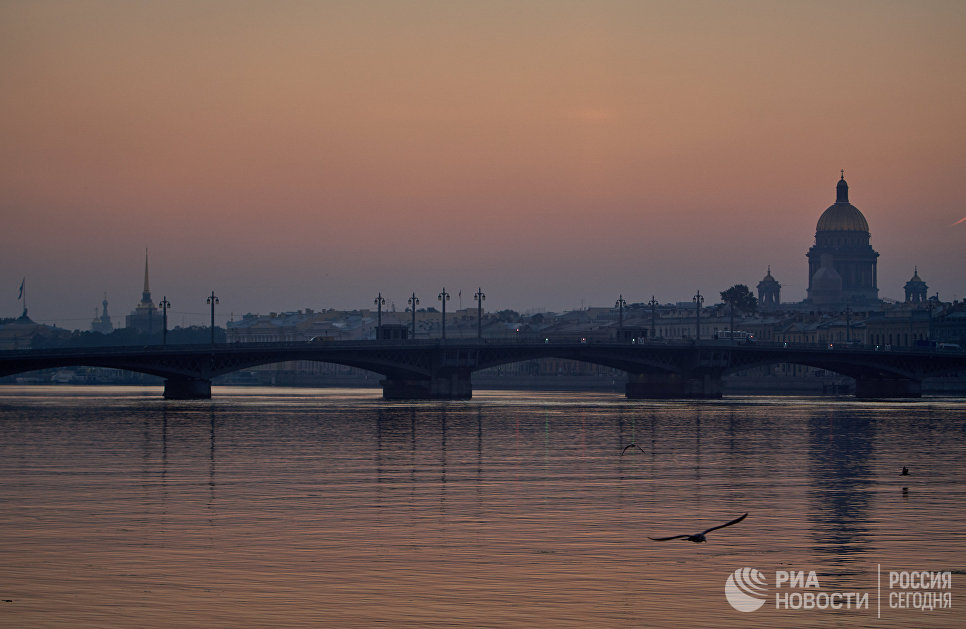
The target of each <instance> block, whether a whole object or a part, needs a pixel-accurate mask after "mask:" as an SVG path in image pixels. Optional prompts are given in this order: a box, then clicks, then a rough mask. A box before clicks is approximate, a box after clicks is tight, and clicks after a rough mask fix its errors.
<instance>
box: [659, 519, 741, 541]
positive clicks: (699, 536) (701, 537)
mask: <svg viewBox="0 0 966 629" xmlns="http://www.w3.org/2000/svg"><path fill="white" fill-rule="evenodd" d="M747 517H748V514H747V513H746V514H744V515H743V516H741V517H740V518H735V519H734V520H732V521H731V522H725V523H724V524H719V525H718V526H712V527H711V528H710V529H707V530H705V531H702V532H700V533H695V534H694V535H672V536H671V537H650V538H648V539H652V540H654V541H655V542H666V541H668V540H669V539H686V540H688V541H689V542H694V543H695V544H698V543H701V542H706V541H708V540H707V538H705V535H707V534H708V533H710V532H711V531H714V530H717V529H723V528H724V527H726V526H731V525H732V524H738V523H739V522H741V521H742V520H744V519H745V518H747Z"/></svg>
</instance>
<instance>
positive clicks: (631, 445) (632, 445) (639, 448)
mask: <svg viewBox="0 0 966 629" xmlns="http://www.w3.org/2000/svg"><path fill="white" fill-rule="evenodd" d="M631 448H637V449H638V450H640V451H641V452H644V448H642V447H641V446H639V445H637V444H636V443H632V444H630V445H626V446H624V449H623V450H621V456H624V453H625V452H627V451H628V450H630V449H631ZM644 454H647V453H646V452H644Z"/></svg>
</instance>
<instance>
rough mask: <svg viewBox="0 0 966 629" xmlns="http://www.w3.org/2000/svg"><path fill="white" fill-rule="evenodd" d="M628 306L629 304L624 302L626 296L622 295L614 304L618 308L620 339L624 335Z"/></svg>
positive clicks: (618, 332)
mask: <svg viewBox="0 0 966 629" xmlns="http://www.w3.org/2000/svg"><path fill="white" fill-rule="evenodd" d="M626 305H627V302H626V301H624V295H623V294H621V295H620V296H619V297H618V298H617V303H615V304H614V307H615V308H617V334H618V337H620V336H621V335H623V333H624V306H626ZM618 340H620V339H618Z"/></svg>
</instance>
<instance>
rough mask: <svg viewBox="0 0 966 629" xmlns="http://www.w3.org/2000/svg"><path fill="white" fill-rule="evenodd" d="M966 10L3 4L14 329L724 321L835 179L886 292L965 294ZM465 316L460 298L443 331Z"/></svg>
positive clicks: (798, 247)
mask: <svg viewBox="0 0 966 629" xmlns="http://www.w3.org/2000/svg"><path fill="white" fill-rule="evenodd" d="M963 33H966V3H959V2H928V1H927V2H915V3H913V2H888V1H875V2H849V3H838V2H814V1H808V2H791V1H787V2H707V3H705V2H645V1H642V2H610V1H601V2H593V3H588V2H567V1H564V0H547V1H522V2H521V1H517V0H514V1H508V2H497V1H488V2H448V1H439V2H423V1H414V2H396V1H390V2H375V1H365V2H322V1H320V2H234V1H233V2H227V1H225V2H220V1H217V0H213V1H208V2H201V3H198V2H139V3H131V2H121V1H117V2H86V1H83V0H81V1H72V2H14V3H3V4H0V138H2V142H0V192H2V194H0V217H2V223H3V229H2V232H0V245H2V249H0V251H2V253H0V257H2V260H3V263H2V265H0V287H2V286H7V287H8V289H7V290H0V316H15V315H17V314H19V310H18V307H19V306H18V303H17V300H16V298H17V288H18V287H19V285H20V281H21V279H22V278H23V277H24V276H26V277H27V287H28V306H29V307H30V314H31V317H32V318H34V319H35V320H37V321H49V322H56V323H58V324H59V325H63V326H65V327H69V328H74V327H81V328H86V327H87V325H88V322H89V320H90V318H91V317H92V316H93V314H94V308H95V307H97V306H98V305H99V304H100V301H101V299H102V295H103V294H104V293H105V292H106V293H107V294H108V298H109V300H110V304H111V307H110V308H111V314H112V315H113V316H114V318H115V322H116V323H117V322H120V321H121V318H122V316H123V315H124V314H127V313H128V312H129V311H130V310H131V309H132V308H133V307H134V305H135V304H136V302H137V300H138V299H139V297H140V291H141V280H142V277H141V275H142V272H143V256H144V249H145V248H146V247H147V248H149V249H150V250H151V288H152V292H153V295H154V298H155V301H157V300H159V299H160V298H161V296H162V295H167V297H168V299H169V300H170V301H171V302H172V304H173V315H172V316H173V319H172V321H173V323H174V324H176V325H180V324H182V323H203V322H204V321H205V320H206V318H205V317H206V314H205V313H206V312H207V310H206V306H205V297H206V296H207V295H208V294H209V293H210V291H211V290H212V289H214V290H215V292H216V293H217V294H218V296H219V298H220V300H221V304H220V306H219V310H218V313H217V314H218V318H219V322H223V321H224V319H225V318H227V317H229V316H231V314H232V313H234V315H235V316H236V317H237V316H240V315H241V314H243V313H245V312H262V313H267V312H269V311H280V310H295V309H299V308H303V307H309V308H316V309H319V308H328V307H334V308H364V307H370V306H371V305H372V301H373V299H374V298H375V295H376V293H377V292H380V291H381V292H382V294H383V295H384V296H385V297H386V298H387V300H388V301H391V302H395V304H396V306H397V308H398V309H400V310H402V309H404V307H405V303H406V298H407V297H408V296H409V295H410V293H411V292H412V291H416V293H417V295H418V296H419V297H420V298H421V300H422V304H421V305H424V306H430V305H437V303H436V295H437V294H438V293H439V292H440V290H441V289H442V288H443V287H444V286H445V287H446V288H447V290H448V291H449V292H451V293H452V294H453V296H454V300H456V299H457V295H458V291H460V290H462V291H463V293H464V299H463V305H464V306H469V305H472V304H473V301H472V297H471V296H470V295H471V293H472V292H474V291H475V289H476V288H477V287H482V288H483V290H484V292H485V293H486V294H487V301H486V306H487V308H488V309H502V308H513V309H516V310H521V311H527V310H533V309H547V310H562V309H571V308H578V307H581V306H596V305H599V306H609V305H612V304H613V303H614V301H615V300H616V299H617V296H618V294H623V296H624V298H625V299H627V300H628V302H635V301H646V300H648V299H650V297H651V295H655V296H656V297H657V298H658V299H659V300H660V301H662V302H669V301H678V300H688V301H689V300H690V299H691V296H692V295H693V294H694V292H695V291H696V290H700V291H701V293H702V294H703V295H707V296H709V302H714V301H717V299H716V298H717V295H718V293H719V292H720V291H722V290H724V289H726V288H727V287H729V286H731V285H733V284H735V283H744V284H747V285H749V286H751V287H752V288H754V286H755V284H757V282H758V281H759V280H760V279H761V278H762V276H763V275H764V274H765V271H766V267H767V266H768V265H771V268H772V273H773V274H774V275H775V277H776V278H777V279H778V280H779V281H780V282H782V284H783V285H784V289H783V293H782V297H783V300H785V301H798V300H800V299H803V298H804V297H805V288H806V286H807V282H808V278H807V268H808V266H807V260H806V258H805V252H806V251H807V250H808V247H809V246H811V244H812V243H813V241H814V232H815V224H816V222H817V220H818V217H819V216H820V215H821V213H822V211H824V209H825V208H826V207H828V206H829V205H830V204H831V203H833V202H834V200H835V183H836V181H837V179H838V176H839V169H841V168H844V169H845V171H846V179H847V180H848V182H849V185H850V193H851V200H852V202H853V203H854V204H855V205H856V206H857V207H858V208H859V209H860V210H861V211H862V212H863V213H864V214H865V216H866V218H867V219H868V221H869V224H870V228H871V231H872V246H873V247H874V248H875V249H876V250H877V251H879V252H880V254H881V257H880V258H879V289H880V295H881V296H882V297H891V298H901V297H902V296H903V293H902V286H903V284H904V283H905V282H906V281H907V280H908V279H909V278H910V277H911V276H912V272H913V267H914V266H916V265H918V268H919V273H920V275H921V276H922V277H923V279H924V280H926V282H927V283H928V284H929V287H930V289H929V290H930V293H931V294H933V293H935V292H937V291H938V292H939V293H940V296H941V297H942V298H944V299H953V298H958V299H962V298H963V297H964V296H966V290H964V284H963V279H962V269H963V268H964V266H966V265H964V262H966V254H964V252H963V251H964V247H963V243H964V240H966V223H962V222H960V223H959V224H955V225H954V223H955V222H956V221H958V220H959V219H961V218H962V217H963V214H964V207H963V206H964V203H963V201H964V199H966V176H964V173H966V115H964V112H966V83H964V81H963V77H964V76H966V41H964V39H966V38H963V36H962V34H963ZM457 305H458V304H453V303H451V306H450V307H455V306H457Z"/></svg>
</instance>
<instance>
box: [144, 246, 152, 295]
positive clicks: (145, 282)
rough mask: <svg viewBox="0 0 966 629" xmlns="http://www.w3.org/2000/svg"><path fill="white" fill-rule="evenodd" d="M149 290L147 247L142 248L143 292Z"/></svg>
mask: <svg viewBox="0 0 966 629" xmlns="http://www.w3.org/2000/svg"><path fill="white" fill-rule="evenodd" d="M150 292H151V288H150V287H149V286H148V249H147V247H145V248H144V293H145V294H148V293H150Z"/></svg>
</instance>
